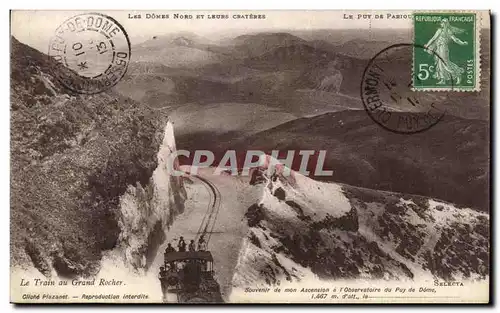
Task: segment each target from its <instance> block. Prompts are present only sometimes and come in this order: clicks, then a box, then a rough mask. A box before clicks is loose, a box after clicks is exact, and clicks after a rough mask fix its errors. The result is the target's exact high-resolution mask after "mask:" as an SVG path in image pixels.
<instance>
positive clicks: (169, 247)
mask: <svg viewBox="0 0 500 313" xmlns="http://www.w3.org/2000/svg"><path fill="white" fill-rule="evenodd" d="M170 252H175V248H174V247H172V244H171V243H169V244H168V245H167V248H166V249H165V254H167V253H170Z"/></svg>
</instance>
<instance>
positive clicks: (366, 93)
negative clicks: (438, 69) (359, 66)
mask: <svg viewBox="0 0 500 313" xmlns="http://www.w3.org/2000/svg"><path fill="white" fill-rule="evenodd" d="M413 49H424V50H426V52H427V53H430V54H432V55H433V56H435V57H436V58H440V57H439V56H438V55H437V54H436V53H435V52H434V51H431V50H428V49H426V48H425V47H423V46H419V45H414V44H395V45H392V46H389V47H387V48H385V49H383V50H382V51H380V52H379V53H377V54H376V55H375V56H374V57H373V58H372V59H371V60H370V61H369V63H368V65H367V67H366V68H365V71H364V72H363V77H362V80H361V90H360V92H361V100H362V102H363V105H364V107H365V110H366V112H367V113H368V115H369V116H370V117H371V119H372V120H373V121H374V122H376V123H377V124H379V125H380V126H382V127H383V128H385V129H387V130H389V131H392V132H395V133H400V134H412V133H418V132H422V131H425V130H427V129H429V128H431V127H432V126H434V125H436V124H437V123H438V122H439V121H440V120H441V119H442V118H443V116H444V115H445V113H446V109H445V105H446V104H447V103H449V102H450V101H449V100H450V99H449V92H423V91H413V90H412V85H413V83H412V59H413V57H412V56H413Z"/></svg>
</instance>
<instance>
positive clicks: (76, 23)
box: [48, 13, 130, 94]
mask: <svg viewBox="0 0 500 313" xmlns="http://www.w3.org/2000/svg"><path fill="white" fill-rule="evenodd" d="M48 54H49V58H51V59H53V60H54V61H55V62H53V74H54V76H55V77H56V78H57V79H58V80H59V81H60V82H61V84H63V85H64V86H65V87H66V88H68V89H70V90H72V91H74V92H77V93H83V94H96V93H100V92H103V91H105V90H106V89H109V88H111V87H113V86H114V85H116V84H117V83H118V82H119V81H120V79H121V78H122V77H123V76H124V75H125V73H126V71H127V68H128V64H129V61H130V41H129V38H128V35H127V32H126V31H125V29H124V28H123V27H122V26H121V25H120V24H119V23H118V22H117V21H116V20H115V19H113V18H112V17H110V16H107V15H104V14H101V13H83V14H79V15H76V16H73V17H71V18H69V19H67V20H66V21H64V22H63V23H62V24H61V25H60V26H59V27H58V28H57V29H56V31H55V34H54V36H53V37H52V38H51V40H50V43H49V53H48Z"/></svg>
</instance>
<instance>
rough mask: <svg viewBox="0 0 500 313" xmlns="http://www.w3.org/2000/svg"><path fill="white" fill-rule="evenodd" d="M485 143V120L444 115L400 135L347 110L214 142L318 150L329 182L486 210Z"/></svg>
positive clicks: (241, 148)
mask: <svg viewBox="0 0 500 313" xmlns="http://www.w3.org/2000/svg"><path fill="white" fill-rule="evenodd" d="M488 142H489V124H488V122H487V121H481V120H470V119H462V118H458V117H454V116H450V115H446V116H445V117H444V118H443V120H442V121H440V122H439V123H438V124H437V125H435V126H434V127H432V128H431V129H429V130H428V131H426V132H423V133H417V134H409V135H401V134H395V133H393V132H390V131H387V130H385V129H383V128H381V127H379V126H378V125H377V124H375V123H374V122H373V121H372V120H371V119H370V118H369V117H368V115H367V114H366V112H365V111H355V110H349V111H341V112H335V113H327V114H323V115H319V116H314V117H311V118H301V119H296V120H293V121H290V122H287V123H284V124H282V125H280V126H277V127H274V128H272V129H268V130H265V131H262V132H260V133H257V134H254V135H252V136H247V137H246V138H245V139H242V140H241V141H239V142H229V143H226V145H225V146H223V147H222V148H223V149H235V150H236V151H247V150H251V149H257V150H262V151H266V152H270V151H271V150H280V151H288V150H300V149H303V150H304V149H310V150H315V151H318V150H326V151H327V153H326V161H325V168H327V169H334V170H333V176H331V177H329V178H328V179H330V180H332V181H337V182H342V183H347V184H351V185H355V186H362V187H367V188H373V189H381V190H392V191H398V192H405V193H413V194H421V195H426V196H431V197H437V198H441V199H444V200H448V201H453V202H455V203H459V204H461V205H466V206H471V207H474V208H477V209H478V210H482V211H488V210H489V200H488V199H489V197H488V193H489V190H488V189H489V188H488V184H489V174H488V173H489V152H488ZM298 160H299V161H300V159H298ZM298 166H299V164H295V167H294V169H297V168H298ZM312 169H313V168H311V169H310V170H312ZM458 169H459V170H458ZM318 178H319V179H325V177H318Z"/></svg>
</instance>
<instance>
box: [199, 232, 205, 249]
mask: <svg viewBox="0 0 500 313" xmlns="http://www.w3.org/2000/svg"><path fill="white" fill-rule="evenodd" d="M205 249H206V242H205V238H204V237H203V235H201V236H200V239H198V251H205Z"/></svg>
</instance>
